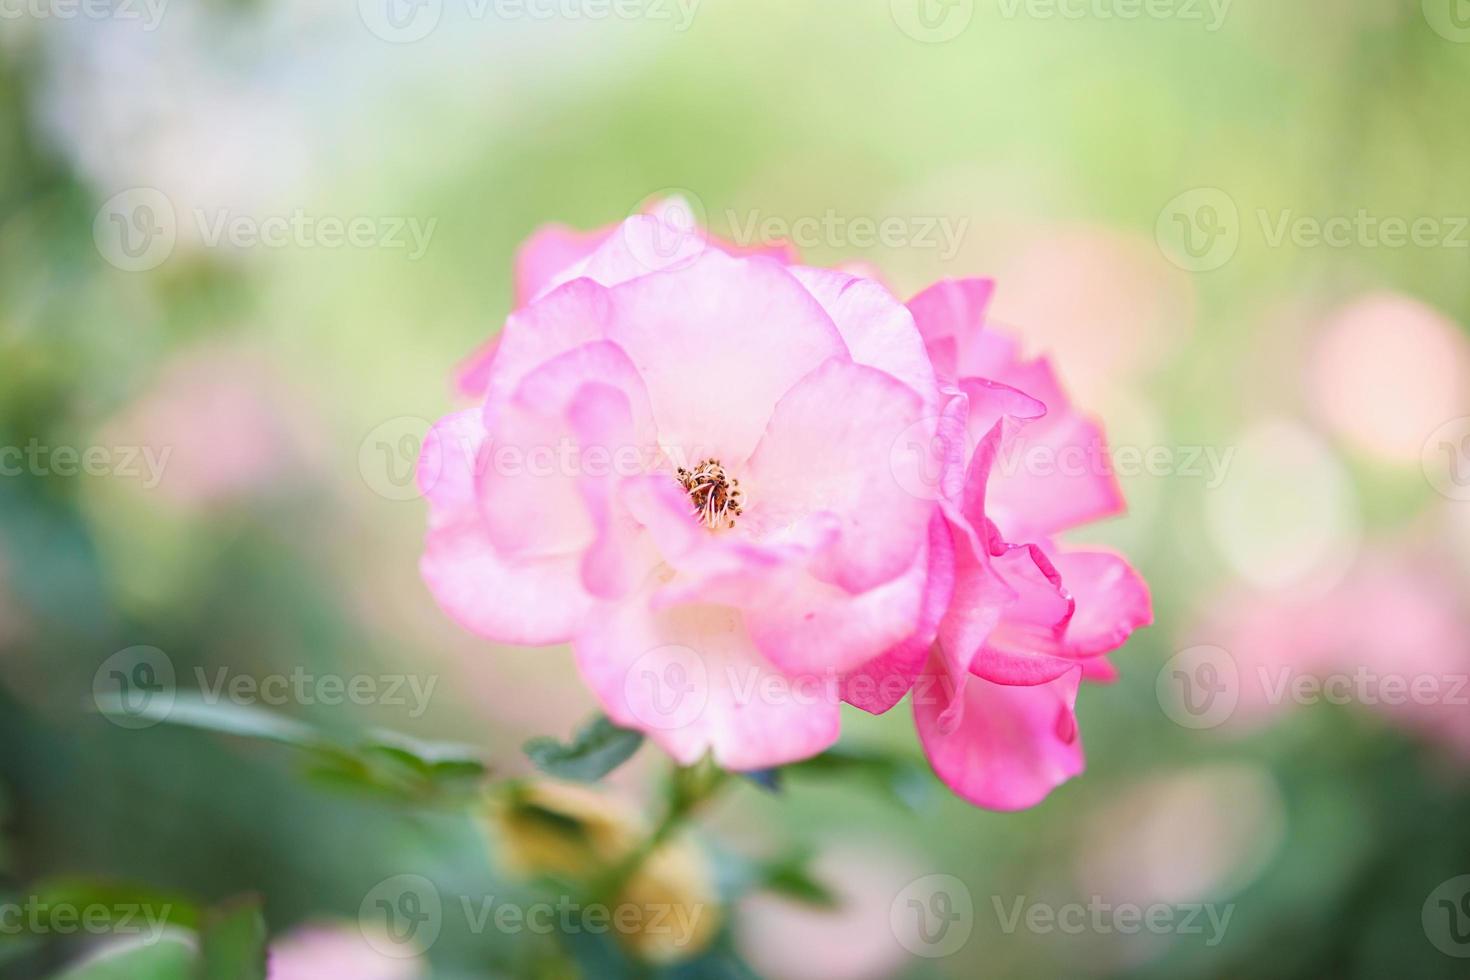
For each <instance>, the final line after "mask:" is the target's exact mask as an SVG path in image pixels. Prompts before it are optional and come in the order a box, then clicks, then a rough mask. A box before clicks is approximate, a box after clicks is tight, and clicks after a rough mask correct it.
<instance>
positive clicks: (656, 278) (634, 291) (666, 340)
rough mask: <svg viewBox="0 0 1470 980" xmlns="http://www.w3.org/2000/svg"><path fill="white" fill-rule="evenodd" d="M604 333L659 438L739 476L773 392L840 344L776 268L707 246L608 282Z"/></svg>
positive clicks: (822, 316) (837, 353)
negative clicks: (626, 359) (689, 258)
mask: <svg viewBox="0 0 1470 980" xmlns="http://www.w3.org/2000/svg"><path fill="white" fill-rule="evenodd" d="M612 297H613V303H614V307H615V312H614V317H613V323H612V326H611V329H610V330H609V333H608V336H609V338H610V339H612V340H614V341H616V342H617V343H618V344H619V345H620V346H622V347H623V349H624V350H626V351H627V352H628V354H629V356H630V357H632V359H633V363H634V364H636V365H637V367H638V371H639V373H640V374H641V375H642V376H643V379H644V381H645V383H646V384H647V386H648V394H649V397H650V399H651V400H652V403H653V412H654V415H655V417H656V418H657V419H658V425H659V435H660V441H661V442H662V444H663V445H664V447H665V448H666V449H667V450H668V451H669V452H670V453H671V454H674V455H675V456H676V458H679V454H682V459H683V460H687V461H688V462H687V463H684V464H683V465H692V464H693V463H694V462H695V461H697V460H699V459H702V458H704V457H707V456H713V457H715V458H716V459H718V460H719V461H720V462H721V463H722V464H724V466H725V468H726V469H727V470H731V471H733V472H734V474H735V475H736V476H737V477H740V476H742V475H743V474H742V473H741V468H742V464H743V463H744V462H745V460H746V458H747V457H748V456H749V455H750V453H751V451H752V450H754V449H755V445H756V443H757V442H758V441H759V439H760V437H761V434H762V432H763V431H764V429H765V426H766V421H767V420H768V419H769V418H770V417H771V412H772V410H773V409H774V408H775V406H776V402H777V400H778V399H780V398H781V396H782V395H784V394H785V393H786V392H787V391H788V390H789V389H790V388H791V386H792V385H794V384H795V383H796V382H797V381H799V380H800V379H801V378H802V377H804V376H805V375H806V374H808V373H809V372H810V371H811V370H812V369H813V368H815V367H817V366H818V365H819V364H821V363H822V362H823V361H825V360H827V359H828V358H829V357H841V358H844V359H845V358H846V357H847V348H846V346H845V345H844V344H843V342H842V338H841V336H840V335H839V334H838V333H837V329H836V328H835V327H834V326H833V325H832V321H831V320H830V319H829V318H828V317H827V314H826V312H825V311H823V309H822V308H821V306H820V305H819V304H818V303H817V302H816V301H815V300H814V299H812V297H811V295H810V294H809V293H807V291H806V290H805V289H803V288H802V287H801V285H800V284H799V283H798V282H797V281H796V280H795V279H793V278H792V277H791V276H790V274H789V273H787V272H786V270H785V269H784V268H782V267H781V266H780V265H777V264H776V263H774V262H771V261H769V260H765V259H731V258H729V257H728V256H725V255H723V254H722V253H720V252H718V251H713V250H711V251H708V252H705V253H704V254H702V255H701V256H699V258H698V259H697V260H695V261H694V262H693V263H692V264H690V265H688V266H687V267H684V268H680V269H677V270H671V271H668V272H664V273H660V274H658V275H648V276H644V277H642V278H640V279H635V280H632V281H630V282H626V283H623V284H622V285H620V286H618V287H616V288H615V289H614V290H613V291H612Z"/></svg>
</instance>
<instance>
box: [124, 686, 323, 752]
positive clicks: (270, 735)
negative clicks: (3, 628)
mask: <svg viewBox="0 0 1470 980" xmlns="http://www.w3.org/2000/svg"><path fill="white" fill-rule="evenodd" d="M97 710H99V711H100V712H101V713H102V714H104V715H106V716H107V717H109V718H116V719H119V720H123V721H128V722H130V723H131V724H132V725H134V726H136V725H137V723H138V721H139V720H147V721H151V722H154V723H155V724H157V723H161V722H167V723H168V724H170V725H182V726H185V727H187V728H199V729H203V730H204V731H211V732H218V733H219V734H221V735H237V736H240V737H243V738H258V739H263V740H266V741H271V742H279V743H281V744H283V745H295V746H301V745H314V744H316V743H317V742H319V741H320V740H321V735H320V734H319V733H318V732H317V731H316V730H315V729H313V728H312V727H311V726H310V725H307V724H306V723H304V722H300V721H296V720H295V719H293V718H287V717H285V716H284V715H279V714H276V713H275V712H274V711H268V710H266V709H265V708H260V707H256V706H254V705H248V704H235V703H234V702H231V701H216V702H209V701H206V700H204V698H202V697H199V696H197V695H189V694H176V695H175V696H174V697H173V698H172V699H169V698H154V699H152V701H150V702H149V703H148V704H147V705H146V706H144V707H143V708H142V709H137V708H134V709H132V710H128V709H127V707H126V706H125V705H124V703H123V699H122V697H121V695H109V696H99V697H98V699H97Z"/></svg>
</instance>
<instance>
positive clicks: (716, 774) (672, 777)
mask: <svg viewBox="0 0 1470 980" xmlns="http://www.w3.org/2000/svg"><path fill="white" fill-rule="evenodd" d="M728 777H729V773H727V772H725V771H724V770H723V769H721V768H719V767H718V766H716V765H715V764H714V762H713V761H712V760H711V759H710V758H709V757H705V758H704V759H701V760H700V761H699V762H696V763H695V764H694V765H692V766H675V767H674V769H673V770H672V772H671V773H670V774H669V780H668V787H667V791H666V797H667V801H668V802H667V804H666V805H665V807H664V812H663V815H662V816H661V817H660V818H659V821H658V823H657V824H655V825H654V828H653V831H652V833H650V834H649V835H648V837H647V838H645V839H644V840H643V842H642V843H641V844H639V845H638V846H637V847H635V848H634V849H633V850H632V851H630V852H628V854H627V855H626V856H625V857H623V858H622V860H620V861H618V862H617V863H616V864H614V865H613V866H612V867H611V868H609V869H608V870H607V871H606V872H605V873H604V874H603V875H602V876H601V877H600V878H598V879H597V881H596V884H595V886H594V887H593V889H592V894H593V895H594V896H595V898H596V900H597V901H599V902H601V903H603V904H606V905H612V904H614V903H616V902H617V898H618V895H619V894H621V893H622V891H623V889H624V888H626V887H627V885H628V882H629V881H631V880H632V879H633V877H634V875H636V874H637V873H638V871H639V869H641V868H642V867H643V864H644V862H645V861H647V860H648V858H649V857H650V856H651V855H652V854H653V852H654V851H656V850H658V848H659V847H660V845H662V844H663V843H664V842H665V841H666V840H668V839H669V838H670V837H672V836H673V835H674V834H675V833H676V832H677V831H678V830H679V829H680V828H681V827H682V826H683V825H684V823H685V822H686V821H687V820H688V819H689V817H690V816H692V815H693V814H694V812H695V811H696V810H698V809H699V808H700V807H701V806H702V805H703V804H705V803H706V802H708V801H709V800H710V799H711V798H713V797H714V796H715V794H716V793H717V792H718V791H719V789H720V788H721V787H722V786H723V785H724V784H725V782H726V780H727V779H728Z"/></svg>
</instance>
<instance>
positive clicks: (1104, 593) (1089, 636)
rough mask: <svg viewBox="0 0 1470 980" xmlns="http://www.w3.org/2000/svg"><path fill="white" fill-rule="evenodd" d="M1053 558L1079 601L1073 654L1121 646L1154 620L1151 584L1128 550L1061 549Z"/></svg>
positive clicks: (1069, 648) (1069, 634)
mask: <svg viewBox="0 0 1470 980" xmlns="http://www.w3.org/2000/svg"><path fill="white" fill-rule="evenodd" d="M1051 559H1052V563H1053V564H1054V565H1055V566H1056V569H1057V571H1058V572H1060V573H1061V576H1062V582H1063V583H1064V584H1065V585H1066V588H1067V591H1068V592H1070V593H1071V595H1072V598H1073V599H1074V600H1075V601H1076V607H1077V609H1076V612H1075V613H1074V614H1073V616H1072V620H1071V622H1070V623H1068V625H1067V630H1066V635H1065V637H1064V643H1065V650H1066V652H1067V654H1068V656H1073V657H1095V656H1097V655H1099V654H1103V653H1107V652H1108V651H1110V650H1116V649H1117V648H1118V647H1120V646H1122V645H1123V643H1124V641H1126V640H1127V639H1128V637H1129V636H1130V635H1131V634H1132V633H1133V631H1134V630H1136V629H1138V628H1140V627H1143V626H1147V625H1149V624H1150V623H1152V622H1153V620H1154V614H1153V601H1152V599H1151V598H1150V596H1149V590H1148V585H1147V584H1146V583H1145V582H1144V581H1143V577H1142V576H1141V575H1139V574H1138V572H1137V571H1135V570H1134V569H1133V567H1132V566H1130V565H1129V564H1128V562H1127V561H1126V560H1124V559H1123V558H1122V556H1120V555H1115V554H1112V553H1111V552H1106V551H1060V552H1056V553H1053V554H1052V556H1051Z"/></svg>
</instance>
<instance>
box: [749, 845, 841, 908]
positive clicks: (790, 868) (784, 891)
mask: <svg viewBox="0 0 1470 980" xmlns="http://www.w3.org/2000/svg"><path fill="white" fill-rule="evenodd" d="M810 861H811V853H810V852H806V851H802V852H798V853H796V854H792V855H790V856H789V857H786V858H783V859H781V860H778V861H772V862H771V863H769V864H767V865H765V866H763V867H762V868H761V869H760V870H759V873H758V875H757V879H756V882H755V884H756V885H757V886H759V887H761V888H764V889H765V890H766V891H770V892H775V893H776V894H778V895H784V896H786V897H787V898H791V899H795V900H796V901H798V902H801V903H803V904H805V905H811V906H815V907H816V908H822V909H832V908H836V907H837V906H838V904H839V902H838V900H837V896H836V895H835V894H833V892H832V890H831V889H830V888H828V887H827V886H826V885H824V884H822V883H821V882H820V881H818V880H817V879H816V878H814V877H813V876H812V873H811V872H810V871H809V870H808V869H807V865H808V863H810Z"/></svg>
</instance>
